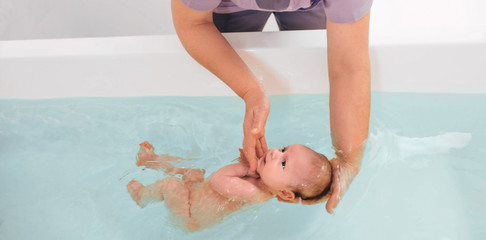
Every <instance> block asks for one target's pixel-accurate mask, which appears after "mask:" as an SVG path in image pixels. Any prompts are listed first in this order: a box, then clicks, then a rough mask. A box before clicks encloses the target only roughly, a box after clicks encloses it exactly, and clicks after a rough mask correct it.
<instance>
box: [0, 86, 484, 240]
mask: <svg viewBox="0 0 486 240" xmlns="http://www.w3.org/2000/svg"><path fill="white" fill-rule="evenodd" d="M327 98H328V96H327V95H296V96H275V97H272V98H271V101H272V110H271V114H270V116H269V119H268V122H267V128H266V136H267V142H268V144H269V147H272V148H273V147H282V146H285V145H288V144H292V143H300V144H305V145H308V146H309V147H311V148H314V149H315V150H317V151H319V152H322V153H324V154H326V155H328V156H332V155H333V154H332V148H331V139H330V133H329V120H328V119H329V113H328V99H327ZM243 112H244V105H243V102H242V101H241V100H240V99H238V98H235V97H197V98H190V97H147V98H122V99H104V98H79V99H58V100H9V99H3V100H0V182H1V183H2V184H0V239H277V238H279V239H485V238H486V230H485V228H484V226H486V217H485V216H486V207H485V205H484V203H486V161H484V156H485V155H486V148H485V146H486V95H436V94H398V93H394V94H391V93H386V94H385V93H373V96H372V113H371V115H372V117H371V126H370V138H369V141H368V145H367V151H366V154H365V157H364V159H363V164H362V170H361V172H360V174H359V175H358V177H357V178H356V179H355V181H354V182H353V183H352V185H351V187H350V189H349V190H348V192H347V193H346V195H345V197H344V199H343V200H342V202H341V204H340V206H339V207H338V208H337V210H336V214H335V215H329V214H327V213H326V212H325V208H324V205H314V206H301V205H292V204H285V203H279V202H277V201H276V200H272V201H270V202H268V203H266V204H262V205H258V206H255V207H253V208H250V209H247V210H245V211H241V212H238V213H235V214H233V215H231V216H230V217H228V219H226V220H225V221H224V222H223V223H221V224H219V225H216V226H215V227H212V228H210V229H206V230H203V231H200V232H196V233H186V232H184V231H183V230H181V229H180V228H179V227H178V226H176V225H175V223H174V221H173V219H172V218H171V215H170V213H169V211H168V210H167V209H166V208H165V206H164V204H163V203H158V204H152V205H149V206H148V207H146V208H144V209H141V208H139V207H138V206H137V205H136V204H135V203H134V202H133V201H132V200H131V198H130V196H129V195H128V193H127V192H126V188H125V185H126V184H127V183H128V182H129V181H130V180H131V179H137V180H139V181H141V182H142V183H144V184H149V183H152V182H154V181H155V180H157V179H159V178H162V177H164V175H163V173H161V172H157V171H153V170H145V171H142V169H140V168H137V167H136V166H135V156H136V153H137V151H138V144H139V143H141V142H143V141H145V140H148V141H150V142H151V143H152V144H153V145H154V147H155V151H156V152H157V153H170V154H171V155H177V156H181V157H187V158H197V159H198V160H197V161H186V162H182V163H180V164H179V166H184V167H195V168H205V169H206V170H207V173H208V174H211V173H212V172H214V171H215V170H217V169H219V168H220V167H222V166H224V165H226V164H228V163H230V161H231V160H232V159H234V158H235V157H237V156H238V150H237V149H238V147H240V146H241V140H242V127H241V124H242V119H243Z"/></svg>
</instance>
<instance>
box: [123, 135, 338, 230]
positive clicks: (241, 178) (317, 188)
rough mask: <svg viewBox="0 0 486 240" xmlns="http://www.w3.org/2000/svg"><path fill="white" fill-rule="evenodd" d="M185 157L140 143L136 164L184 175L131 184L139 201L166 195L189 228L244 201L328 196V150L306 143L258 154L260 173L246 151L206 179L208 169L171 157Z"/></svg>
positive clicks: (309, 201)
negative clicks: (180, 164)
mask: <svg viewBox="0 0 486 240" xmlns="http://www.w3.org/2000/svg"><path fill="white" fill-rule="evenodd" d="M240 153H241V149H240ZM181 159H182V158H178V157H174V156H170V155H167V154H162V155H156V154H155V153H154V148H153V147H152V145H151V144H150V143H148V142H144V143H141V144H140V151H139V152H138V155H137V166H145V167H147V168H151V169H163V170H165V171H166V172H167V173H169V174H179V175H182V178H178V177H169V178H166V179H163V180H159V181H157V182H155V183H154V184H152V185H150V186H143V185H142V184H141V183H139V182H137V181H135V180H132V181H130V182H129V183H128V185H127V189H128V192H129V193H130V195H131V197H132V199H133V200H134V201H135V202H136V203H137V204H138V205H139V206H140V207H145V206H146V204H147V203H149V202H151V201H162V200H164V201H165V205H166V206H167V208H169V210H170V211H171V212H172V213H173V214H174V215H175V216H176V217H177V218H178V219H179V220H181V222H182V224H183V225H184V226H186V227H187V229H188V230H189V231H197V230H200V229H203V228H207V227H209V226H211V225H214V224H216V223H219V222H221V221H222V220H223V218H224V217H225V216H227V215H229V214H231V213H232V212H235V211H237V210H239V209H240V208H242V207H243V206H245V205H249V204H255V203H260V202H265V201H268V200H270V199H272V198H273V197H277V199H278V200H279V201H284V202H288V203H299V202H300V203H302V204H315V203H319V202H322V201H324V200H326V199H327V198H328V197H329V196H328V192H329V190H330V187H331V181H332V169H331V164H330V163H329V161H328V159H327V158H326V157H325V156H324V155H322V154H319V153H317V152H314V151H313V150H312V149H310V148H308V147H306V146H303V145H298V144H294V145H290V146H288V147H284V148H282V149H270V150H268V151H267V152H266V153H265V154H264V156H263V157H262V158H260V159H258V163H257V170H256V173H254V172H250V168H249V166H248V162H247V161H246V159H245V158H244V154H240V158H239V163H234V164H231V165H227V166H224V167H222V168H221V169H219V170H218V171H216V172H215V173H214V174H213V175H212V176H211V177H210V178H209V179H204V173H205V171H204V170H201V169H189V168H176V167H174V166H172V164H170V163H168V161H177V160H181Z"/></svg>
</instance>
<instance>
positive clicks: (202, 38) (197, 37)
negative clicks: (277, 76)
mask: <svg viewBox="0 0 486 240" xmlns="http://www.w3.org/2000/svg"><path fill="white" fill-rule="evenodd" d="M176 29H177V33H178V35H179V39H180V40H181V42H182V44H183V45H184V47H185V48H186V50H187V52H188V53H189V54H190V55H191V56H192V57H193V58H194V59H195V60H196V61H197V62H199V63H200V64H201V65H202V66H204V67H205V68H206V69H208V70H209V71H211V72H212V73H213V74H214V75H216V76H217V77H218V78H219V79H221V80H222V81H223V82H224V83H226V85H228V86H229V87H230V88H231V89H232V90H233V91H234V92H235V93H236V94H237V95H238V96H240V97H241V98H243V97H244V95H245V94H246V93H247V92H248V91H249V90H250V89H252V88H253V89H255V88H257V89H258V90H263V87H262V85H261V84H260V82H259V81H258V79H257V78H256V77H255V76H254V75H253V73H252V72H251V71H250V69H249V68H248V66H247V65H246V64H245V63H244V62H243V60H242V59H241V58H240V56H239V55H238V54H237V53H236V51H235V50H234V49H233V48H232V47H231V45H230V44H229V43H228V41H227V40H226V39H225V38H224V37H223V35H222V34H221V33H220V32H219V31H218V29H217V28H216V27H215V26H214V25H213V23H211V22H207V23H203V24H197V25H192V26H180V27H176Z"/></svg>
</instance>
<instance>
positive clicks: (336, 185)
mask: <svg viewBox="0 0 486 240" xmlns="http://www.w3.org/2000/svg"><path fill="white" fill-rule="evenodd" d="M331 164H332V165H333V178H332V185H331V197H329V200H327V203H326V210H327V212H328V213H331V214H332V213H334V209H335V208H336V207H337V205H338V204H339V200H340V198H341V195H342V191H343V189H342V187H341V186H342V185H341V184H342V183H341V175H340V171H339V165H337V164H335V162H332V163H331Z"/></svg>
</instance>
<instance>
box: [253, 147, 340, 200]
mask: <svg viewBox="0 0 486 240" xmlns="http://www.w3.org/2000/svg"><path fill="white" fill-rule="evenodd" d="M257 172H258V173H259V175H260V178H261V180H262V182H263V183H264V184H265V185H266V186H267V187H268V188H269V189H270V191H272V192H273V193H274V194H275V195H276V196H277V198H278V200H280V201H284V202H289V203H298V202H300V203H303V204H316V203H319V202H322V201H324V200H326V199H327V198H328V196H327V195H328V193H329V190H330V186H331V181H332V168H331V164H330V163H329V160H328V159H327V158H326V157H325V156H324V155H322V154H319V153H317V152H315V151H313V150H312V149H310V148H308V147H306V146H303V145H298V144H294V145H290V146H288V147H286V148H282V149H270V150H269V151H268V152H267V153H266V154H265V155H264V156H263V157H262V158H261V159H259V160H258V163H257Z"/></svg>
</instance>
